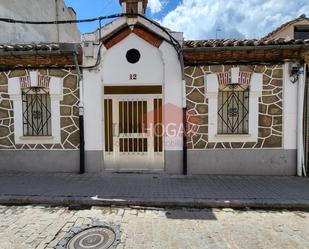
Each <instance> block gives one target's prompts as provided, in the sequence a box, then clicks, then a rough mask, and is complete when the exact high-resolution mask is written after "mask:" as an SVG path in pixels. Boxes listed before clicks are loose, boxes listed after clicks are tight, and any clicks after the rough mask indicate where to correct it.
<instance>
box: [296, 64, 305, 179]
mask: <svg viewBox="0 0 309 249" xmlns="http://www.w3.org/2000/svg"><path fill="white" fill-rule="evenodd" d="M305 68H306V67H305V66H304V67H302V68H300V70H299V80H298V90H297V91H298V94H297V95H298V98H297V176H302V175H303V174H302V172H303V169H304V144H303V138H304V137H303V136H304V132H303V117H304V93H305V77H304V69H305Z"/></svg>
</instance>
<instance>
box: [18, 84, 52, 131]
mask: <svg viewBox="0 0 309 249" xmlns="http://www.w3.org/2000/svg"><path fill="white" fill-rule="evenodd" d="M22 102H23V134H24V136H51V111H50V108H51V107H50V96H49V92H48V90H47V89H46V88H43V87H32V88H26V89H23V91H22Z"/></svg>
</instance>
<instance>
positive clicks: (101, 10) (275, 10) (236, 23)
mask: <svg viewBox="0 0 309 249" xmlns="http://www.w3.org/2000/svg"><path fill="white" fill-rule="evenodd" d="M65 2H66V4H67V5H68V6H71V7H73V8H74V9H75V11H76V13H77V18H79V19H82V18H91V17H96V16H102V15H110V14H115V13H120V12H121V8H120V5H119V0H65ZM90 3H91V4H90ZM302 14H305V15H306V16H307V17H309V1H308V0H148V8H147V12H146V15H147V16H148V17H149V18H151V19H154V20H156V21H158V22H160V23H161V24H162V25H163V26H165V27H167V28H169V29H172V30H175V31H181V32H184V37H185V39H187V40H189V39H211V38H261V37H263V36H265V35H266V34H268V33H269V32H271V31H272V30H274V29H275V28H277V27H278V26H280V25H281V24H283V23H285V22H287V21H289V20H291V19H294V18H297V17H299V16H300V15H302ZM97 27H98V23H88V24H81V25H79V28H80V30H81V32H82V33H85V32H91V31H94V30H95V29H96V28H97Z"/></svg>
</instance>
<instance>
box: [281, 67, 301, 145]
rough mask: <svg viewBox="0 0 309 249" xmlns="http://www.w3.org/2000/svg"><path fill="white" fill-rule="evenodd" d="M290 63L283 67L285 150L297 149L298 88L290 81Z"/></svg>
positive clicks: (296, 84)
mask: <svg viewBox="0 0 309 249" xmlns="http://www.w3.org/2000/svg"><path fill="white" fill-rule="evenodd" d="M289 65H290V63H289V62H286V63H285V64H284V67H283V148H284V149H296V147H297V86H298V82H296V83H294V84H293V83H292V82H291V81H290V79H289Z"/></svg>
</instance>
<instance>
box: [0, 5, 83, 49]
mask: <svg viewBox="0 0 309 249" xmlns="http://www.w3.org/2000/svg"><path fill="white" fill-rule="evenodd" d="M56 1H57V2H58V17H59V20H74V19H76V16H75V13H74V11H72V9H70V8H68V7H67V6H66V5H65V4H64V1H63V0H39V1H38V0H1V1H0V16H1V17H2V18H13V19H20V20H29V21H54V20H56V19H57V14H56ZM58 29H59V34H58ZM0 34H1V36H0V43H30V42H79V41H80V32H79V30H78V28H77V25H76V24H65V25H59V26H58V28H57V25H26V24H10V23H3V22H0ZM59 38H60V39H59Z"/></svg>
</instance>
